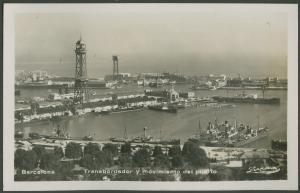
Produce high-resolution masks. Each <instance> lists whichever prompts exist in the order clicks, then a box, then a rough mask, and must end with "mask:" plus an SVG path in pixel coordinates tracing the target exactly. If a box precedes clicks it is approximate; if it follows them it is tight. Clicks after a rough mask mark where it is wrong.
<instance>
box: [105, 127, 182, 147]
mask: <svg viewBox="0 0 300 193" xmlns="http://www.w3.org/2000/svg"><path fill="white" fill-rule="evenodd" d="M147 130H148V128H147V127H144V128H143V135H141V136H136V137H134V138H131V139H130V138H127V131H126V128H125V131H124V137H122V138H117V137H111V138H110V139H109V140H110V141H112V142H128V143H143V144H157V145H180V139H164V140H162V139H154V138H153V137H152V136H150V135H147V134H146V131H147Z"/></svg>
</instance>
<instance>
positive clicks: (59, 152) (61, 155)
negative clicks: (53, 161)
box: [54, 147, 64, 158]
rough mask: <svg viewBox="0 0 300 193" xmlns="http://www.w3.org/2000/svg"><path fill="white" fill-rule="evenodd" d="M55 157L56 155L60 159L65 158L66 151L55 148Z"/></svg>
mask: <svg viewBox="0 0 300 193" xmlns="http://www.w3.org/2000/svg"><path fill="white" fill-rule="evenodd" d="M54 155H56V156H57V157H59V158H62V157H64V151H63V149H62V148H61V147H54Z"/></svg>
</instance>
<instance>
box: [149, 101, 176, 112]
mask: <svg viewBox="0 0 300 193" xmlns="http://www.w3.org/2000/svg"><path fill="white" fill-rule="evenodd" d="M148 109H150V110H154V111H163V112H168V113H177V109H178V108H177V107H176V106H175V105H171V104H165V103H163V104H159V105H151V106H148Z"/></svg>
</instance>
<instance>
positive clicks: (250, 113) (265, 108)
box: [16, 84, 287, 148]
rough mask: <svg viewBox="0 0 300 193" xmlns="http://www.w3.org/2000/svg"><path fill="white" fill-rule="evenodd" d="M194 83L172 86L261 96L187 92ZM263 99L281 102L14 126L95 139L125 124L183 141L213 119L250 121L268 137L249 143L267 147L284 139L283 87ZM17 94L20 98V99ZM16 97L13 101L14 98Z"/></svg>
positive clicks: (117, 132) (26, 92)
mask: <svg viewBox="0 0 300 193" xmlns="http://www.w3.org/2000/svg"><path fill="white" fill-rule="evenodd" d="M191 87H192V85H189V84H183V85H176V86H175V90H177V91H179V92H187V91H190V92H195V95H196V96H198V97H211V96H216V95H218V96H234V95H238V94H241V93H242V92H244V93H245V94H258V96H260V97H262V95H263V93H262V91H261V90H196V91H193V90H191ZM169 88H170V86H165V87H161V88H155V89H156V90H163V89H169ZM146 89H153V88H149V87H137V86H136V85H122V86H121V88H118V89H93V90H94V91H96V95H95V96H93V97H96V98H97V97H103V96H108V95H109V94H112V93H115V94H118V95H127V94H131V93H143V92H144V90H146ZM53 92H56V93H57V92H58V90H56V89H32V88H30V89H21V97H20V98H29V97H34V96H40V97H47V96H48V95H49V94H50V93H53ZM264 97H279V98H280V99H281V100H280V104H279V105H270V104H234V107H232V108H207V107H199V106H191V107H188V108H186V109H182V110H179V112H178V113H176V114H173V113H166V112H157V111H151V110H148V109H144V110H138V111H128V112H121V113H113V114H109V115H96V114H93V113H90V114H86V115H84V116H74V117H69V118H66V119H62V120H60V121H56V122H51V121H43V122H37V123H33V124H26V125H16V130H20V131H23V132H24V133H25V135H27V134H28V133H30V132H37V133H39V134H44V135H51V134H53V133H54V131H55V129H56V128H57V127H58V126H59V127H60V128H63V129H65V130H66V131H67V132H68V133H69V134H70V136H72V137H84V136H88V135H91V136H93V137H94V138H95V139H98V140H108V139H109V138H110V137H123V136H124V132H125V128H126V132H127V137H128V138H134V137H136V136H141V135H143V128H145V127H146V128H147V129H146V132H147V133H146V134H147V135H150V136H153V137H154V138H157V139H180V140H181V143H184V142H185V141H186V140H187V139H188V138H189V137H190V136H192V135H195V134H196V133H197V132H198V131H199V123H200V125H201V128H202V129H206V128H207V125H208V123H209V122H214V121H215V120H216V119H217V121H218V122H219V123H221V122H224V121H226V120H227V121H229V123H231V124H234V122H235V121H236V122H237V124H246V125H247V124H249V125H252V126H254V127H257V126H258V125H259V126H260V127H268V128H269V135H268V136H267V137H264V138H261V139H258V140H256V141H254V142H251V143H249V144H247V145H246V146H247V147H252V148H270V147H271V140H272V139H282V140H286V138H287V90H266V91H265V92H264ZM18 98H19V97H18ZM18 98H17V99H16V100H18Z"/></svg>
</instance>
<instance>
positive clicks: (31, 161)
mask: <svg viewBox="0 0 300 193" xmlns="http://www.w3.org/2000/svg"><path fill="white" fill-rule="evenodd" d="M14 162H15V168H19V169H25V170H32V169H34V168H35V167H36V166H37V155H36V153H35V151H32V150H30V151H25V150H23V149H17V150H16V152H15V160H14Z"/></svg>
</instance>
